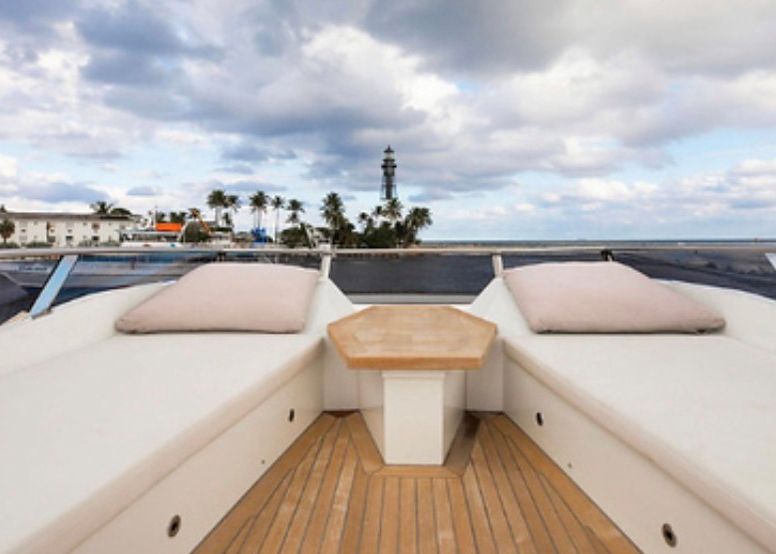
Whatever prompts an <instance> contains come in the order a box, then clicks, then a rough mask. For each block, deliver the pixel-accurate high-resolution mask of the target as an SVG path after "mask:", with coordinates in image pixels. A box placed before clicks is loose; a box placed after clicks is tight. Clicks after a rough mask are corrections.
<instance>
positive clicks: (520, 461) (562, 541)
mask: <svg viewBox="0 0 776 554" xmlns="http://www.w3.org/2000/svg"><path fill="white" fill-rule="evenodd" d="M508 444H509V449H510V451H511V452H512V457H513V459H514V460H515V463H516V464H517V467H518V468H520V473H521V474H522V475H523V479H524V480H525V484H526V488H527V489H528V492H529V493H530V494H531V498H533V501H534V503H535V504H536V506H537V507H538V509H539V513H540V514H541V515H542V520H543V521H544V524H545V525H546V526H547V529H548V530H549V533H550V539H551V540H552V542H553V544H554V545H555V549H556V550H557V551H558V552H573V551H574V544H573V543H572V542H571V538H569V536H568V533H567V532H566V528H565V527H564V526H563V522H562V521H561V520H560V517H559V516H558V513H557V512H556V511H555V506H553V505H552V501H551V500H550V498H549V496H547V491H545V490H544V487H543V486H542V483H541V481H539V475H538V474H537V473H536V472H535V471H534V468H533V466H531V464H530V463H529V462H528V460H527V459H526V458H525V456H523V453H522V451H521V450H520V449H519V448H518V447H517V445H515V444H514V443H513V442H512V441H509V443H508Z"/></svg>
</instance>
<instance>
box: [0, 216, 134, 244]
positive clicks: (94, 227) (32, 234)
mask: <svg viewBox="0 0 776 554" xmlns="http://www.w3.org/2000/svg"><path fill="white" fill-rule="evenodd" d="M5 219H8V220H10V221H12V222H13V224H14V232H13V235H11V237H10V238H9V239H8V240H9V241H10V242H15V243H17V244H18V245H19V246H26V245H29V244H30V243H47V244H50V245H51V246H54V247H62V246H79V245H95V244H100V243H106V242H116V243H118V242H119V241H120V238H121V233H123V232H124V231H125V230H126V229H129V228H131V227H134V226H135V224H136V219H137V218H136V217H135V216H113V215H98V214H93V213H90V214H85V213H67V212H11V211H3V210H0V221H3V220H5Z"/></svg>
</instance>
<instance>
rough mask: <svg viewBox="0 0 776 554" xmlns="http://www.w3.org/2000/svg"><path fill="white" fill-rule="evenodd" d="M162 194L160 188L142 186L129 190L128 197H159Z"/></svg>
mask: <svg viewBox="0 0 776 554" xmlns="http://www.w3.org/2000/svg"><path fill="white" fill-rule="evenodd" d="M161 193H162V190H161V189H160V188H159V187H152V186H148V185H141V186H138V187H132V188H130V189H129V190H127V196H158V195H160V194H161Z"/></svg>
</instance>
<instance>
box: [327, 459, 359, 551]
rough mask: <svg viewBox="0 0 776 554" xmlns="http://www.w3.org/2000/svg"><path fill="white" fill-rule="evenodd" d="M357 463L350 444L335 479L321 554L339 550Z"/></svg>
mask: <svg viewBox="0 0 776 554" xmlns="http://www.w3.org/2000/svg"><path fill="white" fill-rule="evenodd" d="M357 464H358V456H357V454H356V449H355V447H354V446H353V445H352V444H351V445H350V446H349V448H348V452H347V455H346V456H345V462H344V464H343V466H342V473H341V474H340V475H339V480H338V481H337V488H336V490H335V491H334V498H333V500H332V503H331V509H330V511H329V515H328V521H327V522H326V531H325V532H324V535H323V539H322V541H321V554H334V553H335V552H338V551H339V547H340V541H341V539H342V531H343V529H344V527H345V516H346V515H347V512H348V499H349V498H350V494H351V490H352V487H353V481H354V479H355V474H356V467H357Z"/></svg>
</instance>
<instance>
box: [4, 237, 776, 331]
mask: <svg viewBox="0 0 776 554" xmlns="http://www.w3.org/2000/svg"><path fill="white" fill-rule="evenodd" d="M591 244H596V245H597V244H600V243H585V242H579V241H575V242H573V243H572V242H517V241H514V242H496V241H494V242H487V243H483V242H479V243H463V242H460V243H449V242H447V243H444V244H440V243H427V244H426V245H427V246H434V245H439V246H442V245H444V246H473V245H476V246H489V247H493V248H499V247H508V246H563V247H568V246H583V247H586V246H590V245H591ZM677 244H678V243H677V242H676V241H673V242H672V241H651V242H639V241H628V242H626V241H619V242H612V241H607V243H606V245H607V247H608V248H610V249H611V250H612V251H613V252H614V256H615V259H616V260H618V261H620V262H622V263H625V264H627V265H629V266H631V267H634V268H635V269H638V270H639V271H642V272H643V273H645V274H647V275H649V276H651V277H656V278H660V279H676V280H681V281H688V282H694V283H701V284H707V285H713V286H719V287H728V288H735V289H740V290H745V291H748V292H752V293H755V294H760V295H763V296H766V297H769V298H774V299H776V269H774V267H773V265H771V263H770V262H769V261H768V259H767V257H766V256H765V253H764V252H776V243H773V249H771V250H768V249H767V248H766V249H763V245H764V243H762V242H748V241H737V242H732V241H725V242H719V241H697V242H683V243H681V244H682V245H683V246H684V247H685V248H686V247H687V246H690V247H691V246H693V245H698V246H699V247H701V246H702V247H703V249H700V248H699V249H698V250H694V249H692V248H690V249H682V250H670V249H669V250H666V251H662V250H661V251H650V252H645V251H639V250H638V248H639V247H641V246H661V247H671V246H675V245H677ZM715 245H718V246H719V247H720V249H719V250H715V249H713V247H714V246H715ZM730 246H735V247H736V248H735V250H731V249H729V247H730ZM710 247H711V248H712V249H711V250H707V249H706V248H710ZM151 259H152V258H151V257H145V259H144V260H140V261H141V262H143V261H145V262H147V261H149V260H151ZM212 259H213V257H210V256H202V255H197V256H192V255H191V254H186V253H185V252H182V253H180V254H176V255H172V254H171V255H165V260H164V262H165V263H163V264H156V263H153V264H147V263H145V264H144V263H137V261H138V260H137V258H133V259H132V261H131V262H130V258H129V257H127V256H99V257H98V256H92V257H86V258H84V259H83V260H82V261H80V262H79V264H78V265H77V266H76V269H75V271H74V272H73V275H72V276H71V278H70V279H69V280H68V282H67V283H66V284H65V287H64V289H63V291H62V293H61V294H60V297H59V298H58V299H57V303H62V302H66V301H69V300H71V299H73V298H77V297H79V296H83V295H85V294H90V293H94V292H98V291H101V290H107V289H111V288H116V287H123V286H130V285H134V284H140V283H149V282H155V281H166V280H170V279H174V278H176V277H177V276H180V275H183V274H185V273H186V272H187V271H190V270H191V269H192V268H194V267H196V266H197V265H198V264H200V263H204V262H208V261H212ZM227 259H228V260H230V261H231V260H232V259H234V260H242V261H254V260H258V261H264V262H275V263H292V264H295V265H302V266H305V267H318V264H319V259H318V257H317V256H283V255H272V254H267V253H266V252H261V251H258V252H257V253H256V254H255V255H246V254H238V255H232V256H227ZM600 259H601V255H600V254H599V253H598V252H597V251H593V252H574V251H570V252H563V253H528V254H522V253H521V254H507V255H504V256H503V261H504V266H505V267H506V268H509V267H516V266H520V265H526V264H532V263H541V262H547V261H570V260H600ZM122 263H123V264H124V265H123V266H122V265H121V264H122ZM42 264H43V265H45V264H49V267H53V262H42ZM40 265H41V263H38V266H40ZM108 266H111V267H112V266H118V271H117V272H116V274H115V275H105V274H104V273H105V268H106V267H108ZM6 269H7V268H6ZM37 271H38V273H39V275H38V276H37V281H36V282H25V283H21V285H20V284H19V281H20V280H22V278H25V277H28V275H25V274H22V275H21V276H19V275H15V276H14V275H12V274H10V273H6V274H4V273H3V267H2V266H0V321H4V320H5V319H7V318H8V317H11V316H12V315H13V314H14V313H16V312H18V311H19V310H27V309H29V307H30V306H31V305H32V302H33V301H34V299H35V297H36V295H37V293H38V292H39V290H40V286H41V285H42V284H43V282H44V281H45V267H44V268H43V269H41V267H37ZM14 278H15V279H16V281H14ZM331 278H332V280H333V281H334V282H335V283H336V284H337V286H339V287H340V288H341V289H342V290H343V291H344V292H345V293H346V294H351V295H377V294H439V295H457V296H464V297H472V296H474V295H476V294H477V293H479V292H480V291H481V290H482V289H483V288H484V287H485V286H486V285H487V284H488V282H489V281H490V280H491V279H492V278H493V269H492V265H491V257H490V255H487V254H486V255H466V254H458V253H451V254H441V255H440V254H433V255H432V254H412V255H402V256H399V255H388V256H386V255H381V256H373V255H368V254H365V255H354V256H350V255H349V256H335V258H334V260H333V263H332V268H331ZM28 280H29V279H28ZM32 281H34V280H32Z"/></svg>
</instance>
